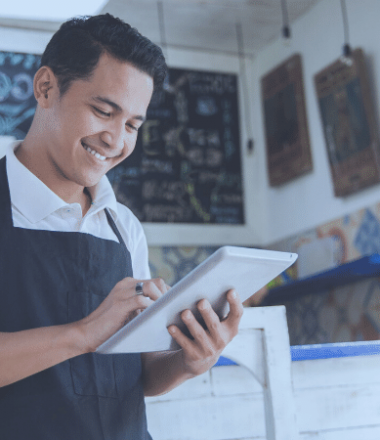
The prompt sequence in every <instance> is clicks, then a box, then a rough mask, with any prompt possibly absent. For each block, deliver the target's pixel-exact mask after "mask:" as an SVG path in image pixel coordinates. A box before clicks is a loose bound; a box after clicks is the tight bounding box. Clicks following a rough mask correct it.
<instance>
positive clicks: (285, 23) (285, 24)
mask: <svg viewBox="0 0 380 440" xmlns="http://www.w3.org/2000/svg"><path fill="white" fill-rule="evenodd" d="M281 11H282V37H283V39H284V42H285V43H286V44H290V42H291V39H292V33H291V30H290V25H289V15H288V4H287V0H281Z"/></svg>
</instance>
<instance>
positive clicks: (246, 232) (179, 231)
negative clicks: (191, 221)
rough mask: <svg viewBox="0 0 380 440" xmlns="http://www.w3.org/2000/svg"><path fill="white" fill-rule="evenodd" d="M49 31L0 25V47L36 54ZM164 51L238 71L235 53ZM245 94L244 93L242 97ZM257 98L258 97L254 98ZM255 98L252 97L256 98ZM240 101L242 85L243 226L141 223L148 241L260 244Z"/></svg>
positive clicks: (171, 60)
mask: <svg viewBox="0 0 380 440" xmlns="http://www.w3.org/2000/svg"><path fill="white" fill-rule="evenodd" d="M52 35H53V33H52V32H50V31H31V30H22V29H14V28H2V27H1V26H0V51H15V52H26V53H35V54H40V53H42V52H43V51H44V49H45V46H46V44H47V43H48V42H49V40H50V38H51V36H52ZM165 55H167V59H168V64H169V66H170V67H177V68H189V69H196V70H210V71H220V72H226V73H239V71H240V64H239V58H238V57H237V56H231V55H223V54H215V53H210V52H200V51H199V52H196V51H183V50H182V51H180V50H178V49H173V48H168V49H167V51H166V53H165ZM245 63H246V68H247V77H248V79H249V80H250V81H251V83H250V84H249V91H250V94H252V89H253V83H252V79H253V73H252V60H251V59H250V58H248V59H246V60H245ZM246 98H247V97H246ZM257 99H258V98H257ZM257 99H256V100H257ZM243 112H244V105H243V93H242V87H240V121H241V145H242V166H243V179H244V187H245V215H246V225H245V226H203V225H194V226H189V225H173V224H171V225H166V224H165V225H157V224H147V223H145V224H144V229H145V232H146V234H147V239H148V243H149V245H151V246H152V245H192V246H193V245H223V244H240V245H252V244H260V242H261V238H260V237H261V231H262V229H263V228H264V222H263V219H264V216H263V213H264V212H265V204H264V199H263V198H262V193H261V192H260V190H259V188H260V187H261V186H262V182H263V180H262V179H263V176H262V171H261V170H260V169H261V162H262V160H263V157H262V153H259V152H258V154H253V155H249V154H248V153H247V149H246V144H247V134H246V127H245V124H244V123H245V121H246V118H245V115H244V114H243Z"/></svg>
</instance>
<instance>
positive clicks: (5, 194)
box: [0, 156, 13, 228]
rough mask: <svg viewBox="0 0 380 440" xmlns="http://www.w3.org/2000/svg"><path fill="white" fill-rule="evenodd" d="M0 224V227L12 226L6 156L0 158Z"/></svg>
mask: <svg viewBox="0 0 380 440" xmlns="http://www.w3.org/2000/svg"><path fill="white" fill-rule="evenodd" d="M0 225H1V227H2V228H3V227H8V228H11V227H13V221H12V208H11V196H10V193H9V184H8V177H7V165H6V157H5V156H4V157H3V158H2V159H0Z"/></svg>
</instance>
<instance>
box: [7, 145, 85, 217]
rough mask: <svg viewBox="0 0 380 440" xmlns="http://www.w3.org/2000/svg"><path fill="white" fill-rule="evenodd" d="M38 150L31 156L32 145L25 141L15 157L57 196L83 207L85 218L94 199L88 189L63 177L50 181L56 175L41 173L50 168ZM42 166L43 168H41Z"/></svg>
mask: <svg viewBox="0 0 380 440" xmlns="http://www.w3.org/2000/svg"><path fill="white" fill-rule="evenodd" d="M38 153H39V151H38V148H33V154H31V148H30V144H29V143H28V142H27V139H25V140H24V141H23V142H22V143H21V144H20V145H19V146H18V147H17V148H16V149H15V156H16V157H17V159H18V160H19V161H20V162H21V163H22V164H23V165H24V166H25V167H26V168H27V169H28V170H29V171H30V172H31V173H33V174H34V175H35V176H36V177H37V178H38V179H40V180H41V182H43V183H44V184H45V185H46V186H47V187H48V188H49V189H50V190H51V191H53V192H54V193H55V194H57V196H58V197H60V198H61V199H62V200H64V201H65V202H66V203H79V204H80V205H81V207H82V215H83V217H84V216H85V215H86V213H87V212H88V210H89V209H90V207H91V204H92V198H91V195H90V193H89V191H88V189H87V188H84V187H81V186H79V185H76V184H75V183H74V182H67V181H65V178H64V177H63V176H62V179H60V180H59V181H58V180H57V181H54V180H52V179H49V177H48V176H49V175H50V176H53V175H54V173H53V172H52V173H49V172H47V173H45V174H43V173H41V172H40V170H41V169H45V170H47V171H48V167H44V166H43V162H44V161H43V156H42V157H41V158H39V154H38ZM41 165H42V166H41Z"/></svg>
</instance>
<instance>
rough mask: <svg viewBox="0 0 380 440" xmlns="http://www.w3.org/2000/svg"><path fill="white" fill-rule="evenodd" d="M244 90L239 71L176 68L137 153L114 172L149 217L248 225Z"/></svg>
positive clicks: (124, 194)
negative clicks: (241, 126) (239, 84)
mask: <svg viewBox="0 0 380 440" xmlns="http://www.w3.org/2000/svg"><path fill="white" fill-rule="evenodd" d="M237 92H238V90H237V77H236V75H230V74H222V73H214V72H198V71H190V70H183V69H170V71H169V81H168V82H167V83H166V87H165V89H164V90H162V91H160V92H159V93H156V94H155V95H154V97H153V99H152V102H151V104H150V106H149V109H148V113H147V121H146V122H145V123H144V124H143V126H142V128H141V129H140V133H139V137H138V141H137V145H136V148H135V151H134V152H133V154H132V155H131V156H130V157H129V158H127V159H126V160H125V161H124V162H123V163H122V164H120V165H119V166H118V167H116V168H115V169H113V170H111V171H110V172H109V173H108V177H109V178H110V181H111V183H112V184H113V187H114V189H115V192H116V195H117V198H118V200H119V201H121V202H122V203H125V204H126V205H127V206H128V207H130V208H131V209H132V210H133V212H134V213H135V214H136V215H137V217H138V218H139V219H140V220H141V221H145V222H159V223H165V222H173V223H200V224H243V223H244V209H243V206H244V197H243V189H242V175H241V158H240V138H239V117H238V99H237ZM131 170H134V171H133V172H132V171H131ZM137 170H139V171H137Z"/></svg>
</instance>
